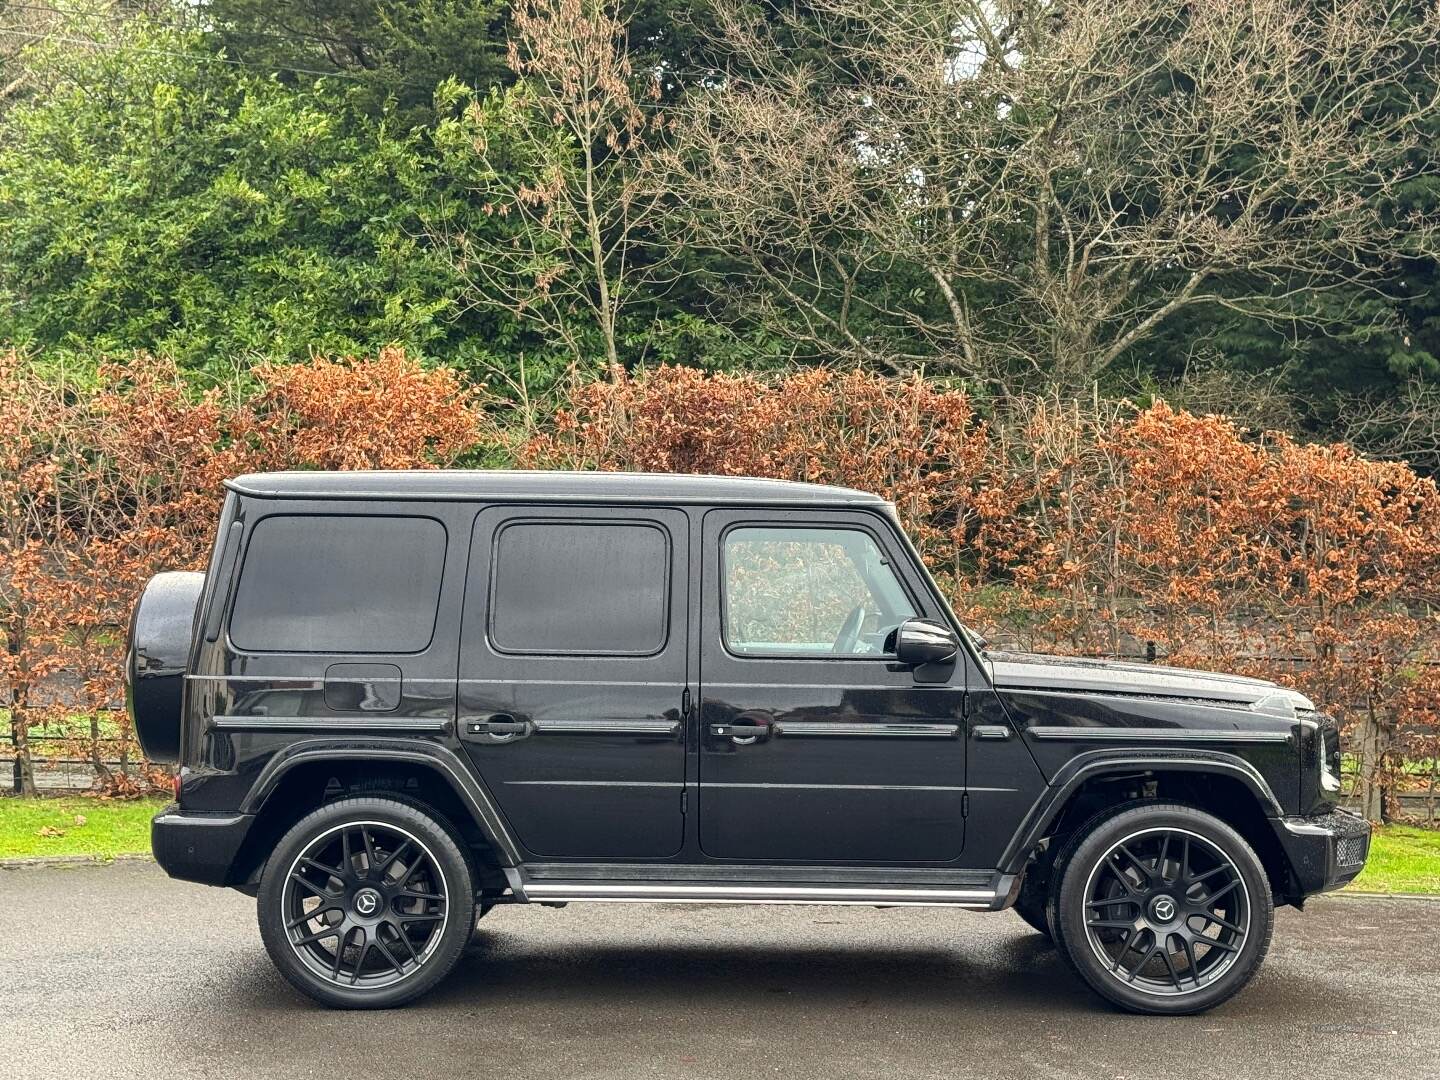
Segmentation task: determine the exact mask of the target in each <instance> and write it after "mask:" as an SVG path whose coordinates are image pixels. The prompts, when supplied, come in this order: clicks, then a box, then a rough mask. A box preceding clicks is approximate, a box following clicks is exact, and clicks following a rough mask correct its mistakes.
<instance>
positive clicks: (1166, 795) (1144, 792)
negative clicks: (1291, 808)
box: [1000, 751, 1300, 903]
mask: <svg viewBox="0 0 1440 1080" xmlns="http://www.w3.org/2000/svg"><path fill="white" fill-rule="evenodd" d="M1140 800H1146V801H1149V800H1160V801H1164V802H1179V803H1183V804H1185V805H1188V806H1193V807H1195V808H1196V809H1198V810H1203V811H1205V812H1206V813H1209V814H1212V815H1214V816H1215V817H1216V818H1218V819H1219V820H1221V821H1223V822H1225V823H1226V824H1227V825H1229V826H1230V827H1231V828H1233V829H1235V831H1236V832H1238V833H1239V834H1240V835H1241V836H1242V837H1243V838H1244V839H1245V841H1246V842H1247V843H1248V844H1249V845H1250V846H1251V847H1252V848H1254V850H1255V853H1256V855H1258V856H1259V858H1260V861H1261V864H1262V865H1263V866H1264V867H1265V872H1266V874H1267V876H1268V877H1269V879H1270V884H1271V888H1272V890H1273V891H1274V894H1275V896H1276V899H1277V900H1278V901H1280V902H1283V903H1294V902H1296V900H1297V899H1299V896H1300V889H1299V886H1298V883H1297V881H1296V878H1295V875H1294V872H1293V870H1292V868H1291V865H1290V860H1289V857H1288V856H1287V855H1286V853H1285V850H1284V848H1283V846H1282V845H1281V844H1280V841H1279V838H1278V837H1277V835H1276V829H1275V825H1274V822H1276V821H1277V820H1278V819H1280V818H1282V817H1283V816H1284V809H1283V807H1282V806H1281V804H1280V802H1279V800H1278V799H1277V798H1276V797H1275V793H1274V792H1273V791H1272V790H1271V788H1270V785H1269V784H1268V783H1266V781H1265V778H1264V777H1263V776H1261V775H1260V773H1259V771H1258V770H1256V769H1255V767H1254V766H1253V765H1251V764H1250V763H1249V762H1247V761H1245V760H1244V759H1242V758H1239V757H1236V756H1235V755H1232V754H1226V753H1223V752H1216V751H1209V752H1201V753H1195V752H1191V753H1187V754H1186V755H1185V756H1174V755H1158V754H1157V755H1148V754H1147V755H1137V754H1124V753H1115V752H1113V751H1099V752H1096V753H1093V754H1085V755H1080V756H1079V757H1077V758H1076V759H1075V760H1073V761H1071V762H1069V763H1068V764H1067V765H1066V766H1065V768H1063V769H1062V770H1060V772H1058V773H1057V774H1056V776H1055V779H1054V782H1053V783H1052V785H1051V786H1050V787H1049V788H1047V789H1046V790H1045V792H1044V793H1042V794H1041V796H1040V798H1039V799H1038V800H1037V801H1036V803H1035V805H1034V806H1033V807H1032V808H1031V810H1030V812H1029V814H1028V815H1027V816H1026V819H1025V821H1024V823H1023V824H1022V825H1021V828H1020V829H1019V830H1018V831H1017V833H1016V836H1015V839H1014V840H1013V841H1012V842H1011V844H1010V846H1009V847H1008V848H1007V849H1006V852H1005V855H1004V856H1003V858H1002V863H1001V867H1000V869H1001V870H1002V872H1007V873H1017V874H1018V873H1025V872H1026V871H1027V867H1030V866H1031V858H1032V856H1036V855H1043V854H1048V853H1053V852H1054V851H1055V850H1056V849H1057V848H1058V847H1060V846H1062V845H1063V842H1064V839H1065V838H1066V837H1067V836H1068V835H1069V834H1070V833H1071V832H1072V831H1073V830H1074V829H1076V828H1079V827H1080V826H1082V825H1083V824H1084V823H1085V822H1086V821H1088V820H1090V819H1091V818H1092V817H1093V816H1094V815H1095V814H1096V813H1098V812H1100V811H1102V810H1105V809H1107V808H1108V807H1113V806H1122V805H1131V804H1134V803H1136V802H1138V801H1140ZM1040 865H1041V866H1042V867H1043V869H1044V871H1045V872H1048V866H1047V865H1045V863H1044V862H1043V859H1042V860H1041V862H1040Z"/></svg>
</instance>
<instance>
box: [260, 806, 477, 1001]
mask: <svg viewBox="0 0 1440 1080" xmlns="http://www.w3.org/2000/svg"><path fill="white" fill-rule="evenodd" d="M258 908H259V916H260V930H261V935H262V937H263V938H264V939H265V945H266V948H267V949H268V950H269V952H270V956H271V958H272V959H273V960H274V961H275V964H276V966H277V967H278V968H279V969H280V971H281V973H282V974H284V975H285V977H286V978H287V979H289V980H290V982H291V983H292V984H293V985H295V986H296V987H297V988H298V989H300V990H301V991H303V992H304V993H306V994H308V995H309V996H311V997H313V998H315V999H316V1000H317V1001H320V1002H322V1003H324V1004H327V1005H333V1006H340V1007H348V1008H377V1007H386V1006H392V1005H398V1004H401V1003H403V1002H404V1001H408V1000H410V999H411V998H413V997H415V996H417V995H419V994H421V993H424V992H425V991H426V990H427V989H429V988H430V987H431V986H433V985H434V984H435V983H436V982H438V981H439V980H440V979H441V978H443V977H444V976H445V975H446V974H447V973H448V972H449V970H450V969H451V968H452V967H453V966H454V964H455V961H456V960H457V959H458V957H459V955H460V951H461V949H463V947H464V945H465V943H466V942H467V941H468V940H469V936H470V931H471V928H472V927H473V926H474V922H475V899H474V888H473V885H472V875H471V873H470V868H469V865H468V863H467V861H466V859H465V857H464V855H463V854H462V852H461V850H460V847H459V844H458V843H457V842H456V840H455V838H454V835H453V832H452V830H450V828H449V827H448V825H446V824H444V823H443V821H442V820H441V819H439V818H437V817H434V816H431V814H430V813H429V812H427V811H426V810H424V809H422V808H420V807H417V806H413V805H411V804H409V803H405V802H401V801H398V800H392V799H385V798H359V799H344V800H340V801H338V802H335V803H331V804H329V805H327V806H324V807H322V808H321V809H320V810H317V811H315V813H313V814H310V815H309V816H308V817H306V818H305V819H303V820H302V821H300V822H299V823H298V824H297V825H295V827H294V828H292V829H291V830H290V832H289V833H287V834H286V836H285V837H284V839H282V840H281V841H280V844H279V845H278V846H277V847H276V849H275V852H274V854H273V855H272V856H271V858H270V860H269V862H268V863H267V865H266V869H265V873H264V875H263V877H262V879H261V886H260V892H259V896H258Z"/></svg>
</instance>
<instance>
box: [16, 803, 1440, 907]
mask: <svg viewBox="0 0 1440 1080" xmlns="http://www.w3.org/2000/svg"><path fill="white" fill-rule="evenodd" d="M165 802H166V800H165V799H163V798H152V799H134V800H128V801H121V800H103V799H83V798H75V797H64V798H39V799H16V798H0V859H16V858H29V857H34V856H37V855H87V856H90V857H91V858H96V859H108V858H112V857H114V856H116V855H133V854H145V853H147V852H149V850H150V819H151V818H152V817H154V816H155V814H156V813H158V812H159V810H160V808H161V807H162V806H164V805H165ZM1349 888H1351V889H1352V890H1355V891H1357V892H1395V893H1435V894H1437V895H1440V830H1432V829H1412V828H1407V827H1406V826H1403V825H1391V826H1389V827H1388V828H1385V829H1377V830H1376V832H1375V839H1374V841H1373V843H1372V844H1371V845H1370V858H1369V861H1368V862H1367V863H1366V866H1365V870H1364V872H1363V873H1361V875H1360V876H1359V877H1358V878H1356V879H1355V881H1354V883H1352V884H1351V885H1350V886H1349Z"/></svg>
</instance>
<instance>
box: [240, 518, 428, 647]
mask: <svg viewBox="0 0 1440 1080" xmlns="http://www.w3.org/2000/svg"><path fill="white" fill-rule="evenodd" d="M444 569H445V526H443V525H441V524H440V522H438V521H436V520H434V519H433V518H419V517H368V516H359V515H343V514H335V515H319V514H276V515H272V516H270V517H267V518H263V519H261V521H260V523H259V524H258V525H256V526H255V531H254V534H253V535H252V536H251V538H250V546H249V548H248V549H247V550H246V552H245V565H244V568H243V569H242V571H241V573H240V581H239V585H238V587H237V588H236V591H235V606H234V611H233V612H232V614H231V616H230V640H231V641H232V642H233V643H234V645H235V647H236V648H238V649H241V650H243V651H245V652H321V653H417V652H423V651H424V650H425V649H426V648H427V647H428V646H429V644H430V639H431V637H432V636H433V635H434V633H435V615H436V612H437V610H438V609H439V605H440V580H441V577H442V576H443V574H444Z"/></svg>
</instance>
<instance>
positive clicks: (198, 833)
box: [150, 803, 255, 885]
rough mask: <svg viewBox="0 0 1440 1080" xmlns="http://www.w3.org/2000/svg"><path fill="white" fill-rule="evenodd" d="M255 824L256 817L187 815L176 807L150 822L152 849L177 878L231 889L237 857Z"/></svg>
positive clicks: (167, 809)
mask: <svg viewBox="0 0 1440 1080" xmlns="http://www.w3.org/2000/svg"><path fill="white" fill-rule="evenodd" d="M254 822H255V816H254V815H253V814H187V813H184V812H183V811H181V809H180V807H179V806H177V805H175V804H174V803H172V804H171V805H169V806H167V807H166V808H165V809H164V810H161V811H160V813H158V814H156V815H155V817H154V819H153V820H152V821H151V822H150V848H151V850H152V851H154V852H155V861H156V862H158V863H159V864H160V866H161V868H162V869H164V871H165V872H166V873H167V874H169V875H170V876H171V877H173V878H180V879H181V880H183V881H199V882H201V883H203V884H205V885H229V884H231V868H232V867H233V866H234V865H235V857H236V856H237V855H238V854H239V852H240V845H242V844H243V843H244V842H245V837H246V836H248V835H249V833H250V826H251V825H252V824H254Z"/></svg>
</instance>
